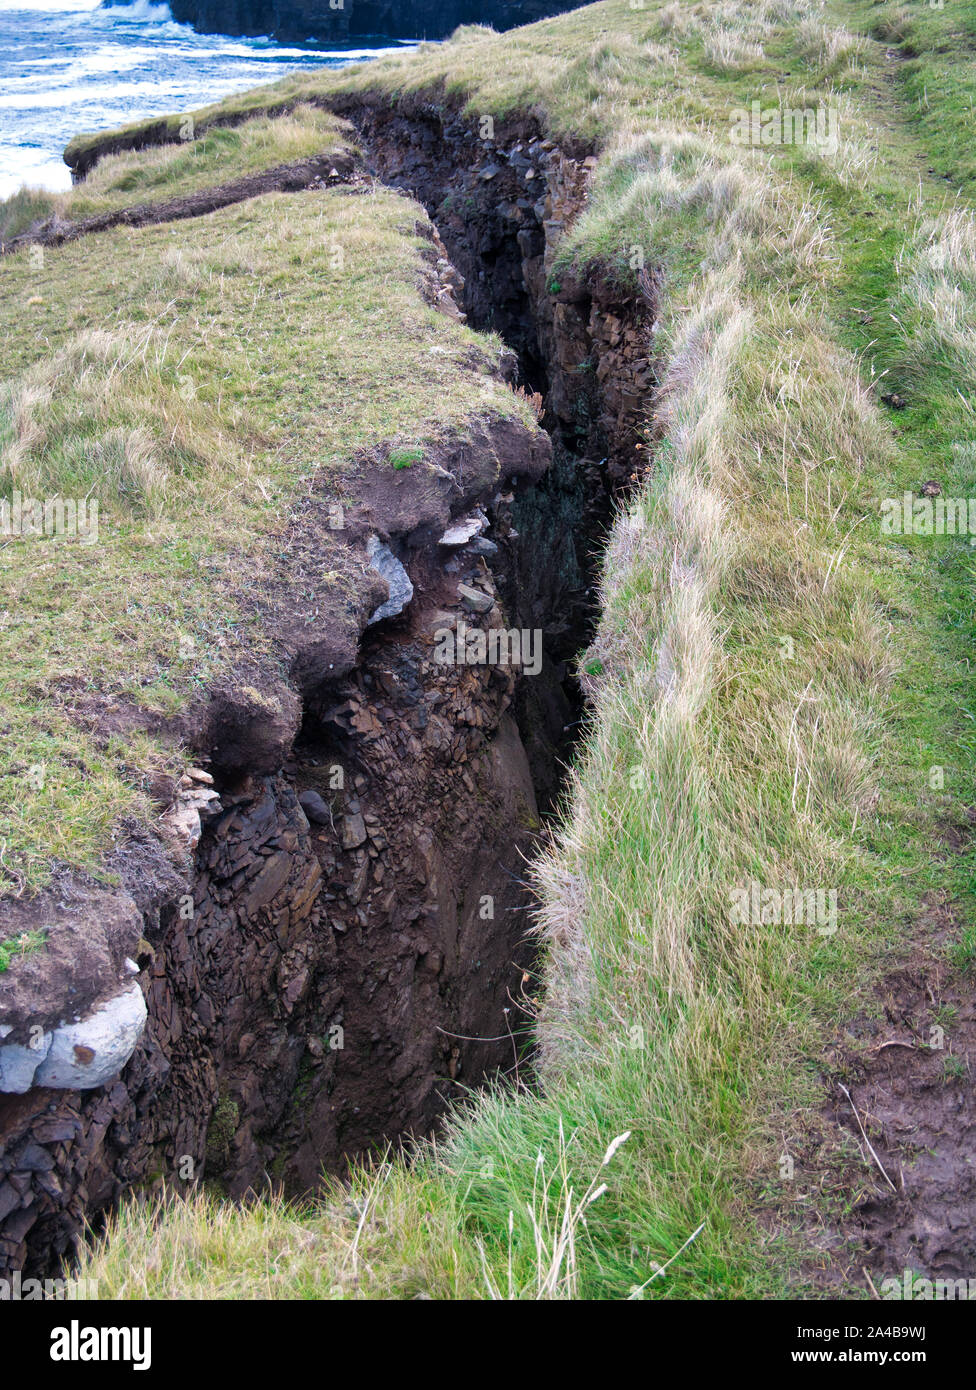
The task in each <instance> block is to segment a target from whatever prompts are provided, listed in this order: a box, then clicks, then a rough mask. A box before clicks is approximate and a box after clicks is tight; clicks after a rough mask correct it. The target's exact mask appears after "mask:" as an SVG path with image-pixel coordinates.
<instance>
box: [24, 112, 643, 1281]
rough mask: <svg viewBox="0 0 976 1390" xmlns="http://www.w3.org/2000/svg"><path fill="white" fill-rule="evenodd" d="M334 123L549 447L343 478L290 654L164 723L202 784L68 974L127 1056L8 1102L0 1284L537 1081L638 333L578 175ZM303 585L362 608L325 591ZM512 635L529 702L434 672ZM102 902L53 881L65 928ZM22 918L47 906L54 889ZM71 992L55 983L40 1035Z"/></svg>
mask: <svg viewBox="0 0 976 1390" xmlns="http://www.w3.org/2000/svg"><path fill="white" fill-rule="evenodd" d="M340 109H341V108H340ZM341 114H344V115H347V116H349V117H350V119H352V120H353V121H354V123H355V124H357V125H358V126H359V128H360V130H361V132H362V133H363V135H364V137H365V139H366V142H367V146H368V149H369V151H370V154H371V158H372V159H373V160H374V162H375V166H376V169H377V171H378V172H379V174H380V175H381V176H382V177H383V178H384V179H386V180H387V181H389V182H391V183H393V184H396V185H398V186H400V187H403V188H405V189H408V190H409V191H410V192H411V193H412V194H413V195H414V196H416V197H418V198H419V199H420V200H421V201H423V202H424V203H425V204H426V205H427V207H428V208H429V209H430V210H431V211H432V212H433V213H434V214H435V215H436V217H437V219H438V223H439V231H440V234H441V236H443V241H441V240H440V238H439V236H438V234H437V232H435V233H434V234H433V235H432V238H431V248H430V252H429V254H428V257H427V260H428V266H429V269H428V271H427V272H425V274H424V277H423V283H422V284H421V285H420V286H419V289H420V291H421V292H422V293H423V294H424V296H425V297H426V298H427V299H428V301H429V302H430V303H432V304H433V305H435V306H436V307H437V308H439V309H440V310H441V311H442V312H444V313H447V314H450V315H451V316H452V317H460V316H462V314H466V315H467V316H468V317H469V320H470V321H471V322H472V323H473V324H474V326H476V327H478V328H494V329H496V330H497V331H498V332H499V333H500V334H501V336H502V337H503V338H504V340H505V342H506V343H507V344H508V346H509V348H510V351H509V352H508V353H507V354H503V356H502V359H501V361H500V362H499V363H498V364H497V370H500V371H502V372H504V373H505V374H506V375H507V376H508V377H509V378H510V379H518V380H519V381H520V382H521V385H522V388H523V389H525V390H526V391H527V392H529V393H538V397H539V399H540V410H541V412H542V419H543V424H544V425H545V426H546V431H547V432H543V430H542V429H539V428H536V429H531V428H529V427H527V426H525V425H522V424H519V423H518V422H517V421H515V420H511V419H505V420H502V419H489V420H486V421H484V422H482V423H481V424H476V425H473V426H472V429H471V430H470V431H469V432H468V433H467V434H466V436H465V437H464V438H460V437H459V438H456V439H452V438H446V439H443V440H442V441H441V443H440V445H439V446H438V448H437V449H436V451H435V454H436V457H435V456H434V455H431V457H429V458H427V459H425V461H424V465H423V467H416V468H410V469H408V470H405V471H402V472H397V471H395V470H394V469H393V468H392V467H391V463H390V459H389V457H387V454H386V453H384V452H383V451H379V452H378V453H377V454H375V455H371V456H369V457H367V458H363V459H360V460H358V461H354V462H353V464H352V465H351V467H350V474H349V478H348V479H347V480H346V485H347V486H346V496H345V497H344V503H343V505H344V510H345V523H344V526H343V529H342V530H341V532H339V533H335V532H330V530H329V522H328V520H327V517H328V515H329V512H330V500H329V499H328V498H326V497H324V496H323V497H318V496H316V497H313V498H311V499H308V501H307V502H306V503H305V504H304V505H303V507H302V508H301V510H300V512H299V513H298V514H296V516H295V518H294V519H293V521H292V522H291V523H290V526H289V529H288V532H287V534H286V535H285V537H284V538H283V544H282V547H281V552H282V556H283V557H284V558H283V562H282V569H281V573H280V574H279V576H278V577H277V579H276V581H275V582H274V583H273V584H272V585H271V586H270V588H269V589H268V590H267V591H266V592H265V593H263V594H262V595H261V596H260V597H259V599H258V600H257V606H258V608H259V611H260V612H261V615H262V625H263V626H264V628H265V629H266V630H267V631H268V632H272V633H274V635H275V641H276V643H277V649H278V656H279V660H278V662H277V663H276V664H275V665H274V666H273V667H272V666H271V665H269V664H267V663H265V664H262V663H261V662H251V663H246V664H242V665H241V667H240V669H239V670H238V671H237V672H236V674H232V675H231V677H229V678H227V679H225V680H224V681H223V682H222V683H221V687H220V688H219V689H215V690H213V691H212V692H211V693H210V696H209V699H208V703H207V704H206V705H205V706H204V707H202V708H201V709H200V710H199V711H197V712H196V717H195V723H192V722H191V725H190V726H189V727H187V728H184V729H182V730H181V733H182V734H183V736H184V738H186V739H187V740H188V741H189V743H190V744H191V746H192V747H193V749H194V752H195V756H196V761H197V762H198V763H201V764H203V765H204V766H203V767H201V768H198V769H196V770H191V773H190V774H189V775H188V776H187V777H186V778H185V779H184V782H183V784H182V785H181V786H179V787H175V788H168V789H165V791H164V793H163V794H162V795H161V797H160V809H161V812H162V819H161V822H160V835H159V836H158V837H157V838H156V839H153V840H152V842H151V843H142V844H138V843H137V842H138V840H139V836H138V834H137V833H136V832H135V831H133V833H132V836H131V837H130V842H129V844H128V846H127V849H126V851H125V852H120V855H119V857H118V864H117V867H118V869H119V873H120V877H121V879H122V885H123V892H122V893H121V894H118V895H116V896H117V898H118V901H120V902H123V901H124V903H125V904H126V910H125V912H123V913H122V915H121V916H122V920H121V923H120V924H117V929H116V930H115V931H114V933H109V932H106V933H104V934H103V937H100V936H99V933H98V932H97V931H95V932H93V933H91V935H92V936H93V939H94V946H93V947H92V949H93V950H95V955H96V956H97V968H95V969H93V972H92V974H91V979H90V980H88V981H87V983H84V982H82V987H81V988H79V981H78V979H77V978H76V977H74V976H72V977H71V980H70V988H71V989H73V990H74V991H75V994H74V996H73V1000H72V1007H74V1008H76V1009H77V1010H79V1011H80V1013H81V1014H85V1013H86V1011H87V1010H89V1009H90V1008H91V1006H92V1004H93V1003H94V1002H95V1001H96V996H99V995H101V996H102V997H105V996H112V995H113V994H115V993H117V992H118V991H119V990H121V989H122V988H123V987H124V988H131V987H132V973H131V972H132V970H133V969H136V968H137V969H138V970H139V972H140V973H139V975H138V977H137V979H138V986H139V988H140V989H141V990H142V992H143V993H144V995H145V1000H146V1005H147V1011H148V1021H147V1024H146V1027H145V1031H144V1033H143V1035H142V1037H141V1039H140V1041H139V1042H138V1045H137V1046H136V1047H135V1049H134V1051H133V1052H132V1055H131V1058H130V1060H129V1062H128V1064H127V1065H126V1066H125V1068H124V1070H123V1071H122V1072H121V1075H119V1076H118V1078H117V1079H115V1080H113V1081H111V1082H109V1083H108V1084H106V1085H102V1086H99V1087H97V1088H94V1089H91V1090H80V1089H66V1088H63V1089H48V1088H42V1087H37V1086H34V1087H30V1088H29V1089H27V1090H26V1091H23V1092H22V1093H19V1094H14V1093H8V1094H6V1095H2V1096H0V1267H2V1268H20V1269H24V1270H27V1271H37V1270H42V1269H44V1270H46V1269H49V1268H50V1267H51V1266H52V1265H53V1264H54V1263H55V1262H56V1260H57V1259H58V1257H59V1256H61V1255H63V1254H64V1253H65V1252H67V1251H69V1250H70V1248H71V1246H72V1243H73V1241H74V1240H75V1239H76V1238H77V1234H78V1231H79V1230H80V1228H81V1224H82V1222H83V1220H84V1219H85V1218H86V1217H87V1218H89V1219H90V1218H91V1217H92V1215H93V1214H94V1213H96V1212H98V1211H99V1210H100V1209H102V1208H103V1207H105V1206H106V1205H108V1204H109V1203H111V1202H112V1201H114V1200H115V1199H116V1198H117V1197H118V1195H119V1194H120V1193H121V1192H122V1191H124V1190H125V1189H127V1188H136V1189H146V1188H152V1187H153V1186H154V1185H155V1184H157V1183H159V1182H160V1181H166V1182H167V1183H169V1184H170V1185H179V1183H180V1182H184V1181H187V1182H188V1181H194V1180H196V1179H199V1178H200V1177H201V1176H206V1177H207V1178H208V1179H218V1180H219V1181H220V1182H221V1184H222V1185H223V1186H224V1188H225V1190H226V1191H227V1192H228V1193H230V1194H232V1195H240V1194H243V1193H245V1192H246V1191H248V1190H249V1189H251V1188H260V1187H261V1186H262V1185H264V1184H266V1183H267V1182H268V1181H278V1182H281V1183H283V1184H284V1185H285V1186H286V1188H287V1189H288V1190H290V1191H293V1192H298V1191H305V1190H307V1189H308V1188H309V1187H310V1186H311V1185H312V1184H313V1183H314V1182H315V1180H316V1178H317V1176H318V1174H319V1173H320V1172H321V1169H322V1167H323V1166H328V1167H331V1168H333V1169H340V1168H341V1165H342V1162H343V1161H344V1160H345V1158H346V1157H348V1156H350V1155H357V1154H363V1153H365V1152H368V1151H369V1150H370V1149H371V1148H373V1147H375V1146H377V1145H381V1144H382V1143H383V1142H384V1141H385V1140H387V1139H394V1140H395V1139H398V1138H401V1137H405V1136H408V1135H410V1134H416V1133H422V1132H427V1131H429V1130H430V1129H431V1127H432V1126H433V1125H434V1124H435V1123H436V1120H437V1118H438V1116H439V1115H440V1114H441V1113H442V1112H443V1109H444V1107H445V1105H446V1104H447V1103H448V1102H449V1101H450V1100H451V1099H452V1098H454V1097H457V1096H459V1095H461V1094H462V1093H463V1091H464V1089H465V1088H468V1087H471V1086H472V1085H476V1084H478V1082H479V1081H481V1080H482V1079H483V1078H485V1077H487V1076H491V1075H494V1074H497V1073H498V1072H499V1071H501V1072H511V1071H513V1070H514V1069H515V1068H516V1066H517V1065H522V1066H524V1061H523V1062H521V1063H520V1062H519V1047H518V1042H517V1039H516V1037H515V1036H514V1035H519V1036H521V1034H523V1033H524V1031H525V1027H526V1021H527V1020H526V1015H525V1014H524V1012H523V1011H521V1010H520V1008H519V998H520V994H521V990H522V987H523V981H524V979H525V971H526V969H528V968H530V967H531V953H530V951H529V949H528V947H527V944H526V926H527V915H526V914H527V910H528V907H529V900H528V895H527V892H526V889H525V887H524V868H525V861H526V859H527V857H528V856H529V855H530V854H531V852H532V849H533V845H534V839H535V835H536V833H537V831H538V826H539V811H540V806H541V807H542V808H543V809H548V808H549V807H550V806H551V805H552V804H553V803H554V800H555V798H556V796H557V793H558V788H559V785H560V778H561V765H562V762H563V760H564V759H565V757H566V756H567V754H568V750H569V749H570V748H571V739H572V728H573V726H574V725H575V723H576V722H577V720H576V715H577V714H578V713H579V693H578V690H577V689H576V688H575V686H574V683H573V681H572V678H571V671H570V667H569V663H570V660H571V658H572V657H573V656H574V655H575V654H576V653H577V652H578V651H579V650H580V649H581V647H582V646H583V645H584V644H585V642H586V640H587V638H588V635H589V631H590V624H591V623H592V620H593V618H594V616H595V613H594V599H593V593H594V589H593V582H594V563H595V555H596V553H597V549H598V543H599V538H600V535H601V530H602V527H603V525H604V524H605V522H606V520H607V518H608V517H609V514H610V508H611V503H612V498H613V496H614V494H615V493H616V492H617V491H618V490H619V489H620V487H621V486H623V485H624V484H625V483H626V481H627V480H628V478H629V477H630V476H631V475H632V473H633V471H634V470H635V468H636V463H637V459H638V457H639V454H638V451H637V444H638V442H639V441H640V439H641V437H642V421H641V398H642V396H643V393H644V392H645V390H646V387H647V385H648V384H649V383H650V379H651V374H652V368H651V364H650V362H649V360H648V355H647V354H648V339H649V331H648V319H649V314H650V307H649V305H648V304H647V303H646V302H645V300H644V298H643V297H641V296H637V295H634V294H628V293H625V292H624V291H622V290H621V289H620V287H619V286H618V285H615V284H614V283H612V282H611V281H609V280H607V279H605V278H604V277H602V276H600V275H594V276H592V277H589V278H588V280H587V282H586V283H585V284H584V283H582V282H579V281H577V280H575V279H574V278H573V277H572V276H568V275H563V276H562V277H561V279H560V280H558V281H557V280H556V278H555V277H554V274H553V266H554V258H555V253H556V249H557V247H558V244H559V240H560V238H561V236H562V234H563V232H564V230H565V228H566V227H567V226H568V225H569V224H570V223H571V221H572V220H573V219H574V218H575V217H576V216H577V215H578V213H579V211H580V209H581V207H582V205H583V202H584V200H585V196H586V187H587V181H588V178H589V171H590V167H591V164H592V159H591V157H590V155H589V153H588V152H587V151H585V150H582V149H578V150H565V149H559V148H557V147H556V146H555V145H553V144H552V142H549V141H544V140H542V139H541V138H540V137H539V135H538V132H537V131H535V130H534V128H533V127H532V126H531V124H530V123H523V125H522V126H516V127H512V128H507V129H506V131H505V132H504V133H503V136H500V137H499V139H498V140H497V141H494V140H492V141H484V140H480V139H478V138H477V137H476V136H475V135H473V134H472V133H471V131H470V130H469V129H468V127H467V126H466V125H465V124H464V123H463V122H462V121H460V119H459V118H456V117H453V116H451V115H450V114H449V113H447V114H445V113H443V112H439V111H434V110H432V109H430V108H427V107H423V106H422V105H419V104H418V105H417V106H416V107H414V108H408V107H407V106H406V105H404V104H401V109H400V110H399V111H394V110H392V109H391V108H389V107H388V106H380V105H377V106H370V105H369V104H368V103H367V104H362V105H359V106H357V107H355V108H354V109H353V108H350V107H348V106H347V107H345V109H341ZM523 126H524V128H523ZM530 174H531V177H530ZM459 301H460V302H459ZM483 369H484V364H483V363H481V364H479V365H478V370H483ZM387 452H388V451H387ZM323 572H330V573H338V574H340V575H341V576H342V577H343V579H344V580H347V581H348V582H347V583H345V584H344V585H340V586H333V589H330V590H328V591H323V590H322V588H321V580H320V579H319V576H320V575H321V574H322V573H323ZM381 576H382V577H381ZM316 586H318V587H316ZM340 591H341V594H342V597H340V596H339V594H340ZM310 595H311V598H310ZM350 595H351V597H350ZM313 603H314V605H316V606H317V607H318V609H319V612H320V618H319V619H318V620H317V621H316V623H314V624H309V622H308V609H309V606H310V604H313ZM380 613H382V614H383V616H382V619H381V620H379V621H372V622H371V619H376V618H377V615H378V614H380ZM513 631H515V632H519V633H523V632H524V633H526V634H528V633H532V634H538V635H539V638H540V639H541V645H540V653H541V655H540V660H539V664H538V668H536V667H535V666H533V668H532V670H533V674H532V675H531V676H530V675H526V674H525V673H524V671H523V668H522V665H520V662H519V660H518V659H515V660H512V661H507V662H497V661H495V662H487V663H485V662H483V661H481V660H477V659H476V660H474V661H469V660H465V659H460V660H454V661H448V662H444V661H441V660H439V659H438V655H437V653H438V651H439V650H442V649H443V645H444V639H445V634H449V635H450V637H451V640H452V641H453V642H454V644H455V651H457V650H458V639H459V638H460V641H461V645H462V648H463V645H464V637H463V634H465V633H466V634H467V641H468V642H469V643H470V642H471V641H474V649H475V650H477V646H478V642H479V641H482V640H483V641H484V642H485V643H487V642H488V640H489V638H491V636H492V634H494V635H495V637H499V636H500V635H501V634H507V633H510V632H513ZM503 649H504V648H503ZM521 655H522V659H523V661H524V659H525V655H526V652H525V651H523V652H522V654H521ZM532 655H533V657H534V656H535V655H536V653H535V652H534V650H533V652H532ZM207 767H209V772H208V771H206V770H205V769H206V768H207ZM144 838H145V837H144ZM164 843H165V852H164ZM134 846H135V848H134ZM65 891H67V890H65ZM96 891H98V890H97V889H96V887H95V885H92V884H86V883H79V882H74V883H72V884H71V885H70V893H71V895H72V901H73V902H75V903H76V904H78V905H79V912H80V914H81V915H82V916H84V907H85V904H86V902H87V901H88V900H89V899H90V898H91V895H92V894H94V893H95V892H96ZM62 896H63V894H62ZM0 910H8V909H0ZM18 910H21V909H18ZM36 910H37V911H42V912H48V913H50V912H52V911H54V912H57V913H59V914H60V912H61V904H60V903H59V901H58V897H57V893H56V892H55V893H53V894H52V895H48V897H47V898H46V899H45V900H44V901H43V902H42V903H41V904H40V906H39V907H37V909H36ZM106 920H108V919H106ZM96 947H97V950H96V949H95V948H96ZM44 959H45V956H44V954H43V953H41V954H40V955H37V956H34V957H31V958H30V960H31V962H32V963H31V964H30V965H29V966H28V971H29V972H32V978H31V980H30V982H29V983H30V988H28V989H27V991H26V994H25V993H24V992H23V991H22V992H21V995H20V996H18V999H19V1003H18V1006H17V1007H16V1008H11V1007H8V1006H7V1001H5V1000H4V999H3V998H2V997H0V1022H4V1021H6V1024H7V1027H8V1028H10V1029H11V1031H10V1032H9V1034H8V1035H7V1038H6V1039H5V1040H6V1041H8V1042H11V1043H23V1042H25V1041H26V1040H27V1033H28V1030H29V1028H30V1026H31V1024H32V1021H34V1018H33V1007H34V1004H33V1003H32V999H33V1001H34V1003H36V1001H37V999H38V998H39V997H40V992H41V991H42V985H43V984H44V970H45V966H44V964H43V961H44ZM70 973H71V972H70V971H68V974H69V975H70ZM25 978H26V973H25ZM66 980H67V976H64V977H63V978H61V979H60V980H59V979H54V980H51V981H48V982H47V984H48V985H50V986H51V989H52V990H53V997H52V1000H51V1001H49V1002H50V1004H51V1010H52V1015H51V1016H52V1018H53V1016H54V1015H55V1014H58V1013H59V1010H60V1012H61V1013H63V1012H64V1009H63V1007H62V1004H63V995H64V992H65V989H64V987H65V982H66ZM59 991H60V994H59Z"/></svg>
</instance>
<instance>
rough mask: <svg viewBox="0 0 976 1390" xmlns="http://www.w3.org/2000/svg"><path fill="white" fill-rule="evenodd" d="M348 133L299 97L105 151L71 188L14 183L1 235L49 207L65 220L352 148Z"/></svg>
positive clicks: (1, 216) (0, 216)
mask: <svg viewBox="0 0 976 1390" xmlns="http://www.w3.org/2000/svg"><path fill="white" fill-rule="evenodd" d="M349 134H350V132H349V130H348V127H346V126H345V125H344V123H343V122H341V121H338V120H336V118H335V117H334V116H331V115H330V114H329V113H328V112H327V111H323V110H321V109H315V108H313V107H310V106H307V105H302V104H299V105H297V106H295V107H294V109H293V110H291V111H290V112H289V113H288V115H285V116H280V117H279V118H278V119H277V120H272V119H270V118H269V117H267V116H254V117H252V118H251V119H250V120H247V121H244V122H243V123H242V124H241V125H237V126H211V127H209V128H208V127H207V126H203V127H202V133H200V134H199V135H197V136H196V137H195V138H193V139H188V140H186V141H182V142H178V143H175V144H170V145H161V146H159V147H157V148H155V149H145V150H138V151H125V152H123V153H120V154H115V155H109V156H107V157H106V158H105V159H102V160H100V161H99V163H98V164H97V165H96V167H95V168H94V169H93V170H92V172H91V173H90V174H89V175H88V177H87V178H86V179H85V180H84V182H83V183H82V184H79V185H76V186H75V187H74V188H72V190H71V191H70V193H47V192H44V191H43V190H39V189H30V188H25V189H21V190H20V192H19V193H16V194H14V195H13V196H12V197H10V198H7V199H6V200H4V201H3V202H0V241H9V240H11V239H12V238H13V237H15V236H17V235H19V234H20V233H21V232H24V231H26V230H27V229H28V228H29V227H30V226H31V224H32V223H33V222H36V221H38V220H39V219H42V218H47V217H50V216H52V215H55V214H56V215H57V216H58V217H59V218H61V219H62V220H64V221H66V222H76V221H81V220H82V219H83V218H86V217H94V216H96V215H97V214H99V213H106V212H115V211H117V210H118V209H120V208H126V207H131V206H132V205H133V204H137V203H159V202H164V201H166V200H167V199H170V198H175V197H186V196H187V194H191V193H198V192H200V191H201V190H203V189H206V188H213V187H214V186H215V185H219V184H221V183H229V182H230V181H231V180H233V179H239V178H243V177H244V176H245V175H247V174H258V173H262V172H263V171H264V170H266V169H271V168H273V167H274V166H275V165H278V164H288V163H291V162H293V161H297V160H300V159H307V158H309V157H310V156H312V155H317V154H321V153H322V152H323V151H326V150H335V151H336V152H337V153H338V152H339V151H340V150H348V149H351V148H353V146H352V145H351V142H350V140H349Z"/></svg>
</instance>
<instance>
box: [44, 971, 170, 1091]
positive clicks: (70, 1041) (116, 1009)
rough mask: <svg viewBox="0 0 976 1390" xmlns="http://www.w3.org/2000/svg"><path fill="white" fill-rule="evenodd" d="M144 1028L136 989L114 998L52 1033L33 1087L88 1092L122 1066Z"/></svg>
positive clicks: (143, 1009) (140, 997) (143, 1004)
mask: <svg viewBox="0 0 976 1390" xmlns="http://www.w3.org/2000/svg"><path fill="white" fill-rule="evenodd" d="M145 1026H146V1001H145V999H144V998H143V994H142V990H141V989H140V988H139V986H138V985H136V984H134V985H131V986H130V988H129V989H127V990H124V991H123V992H122V993H121V994H116V995H115V996H114V998H112V999H109V1000H108V1001H107V1003H105V1004H103V1005H102V1006H101V1007H100V1008H98V1009H96V1010H95V1012H94V1013H92V1014H89V1015H88V1017H87V1018H83V1019H82V1020H81V1022H80V1023H69V1024H65V1025H64V1026H63V1027H61V1028H57V1029H55V1032H54V1036H53V1038H52V1039H51V1046H50V1049H49V1051H48V1054H47V1057H46V1058H45V1059H44V1061H43V1062H42V1063H41V1065H40V1066H39V1067H38V1069H37V1071H36V1072H35V1073H34V1085H35V1086H52V1087H55V1088H57V1089H60V1090H71V1091H90V1090H92V1089H93V1088H94V1087H96V1086H104V1084H105V1082H106V1081H110V1080H111V1079H112V1078H113V1077H114V1076H118V1074H119V1072H120V1071H121V1070H122V1068H123V1067H124V1066H125V1064H126V1062H127V1061H128V1060H129V1058H130V1057H131V1056H132V1053H133V1051H134V1050H135V1046H136V1043H137V1042H138V1041H139V1039H140V1037H141V1036H142V1030H143V1029H144V1028H145Z"/></svg>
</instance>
